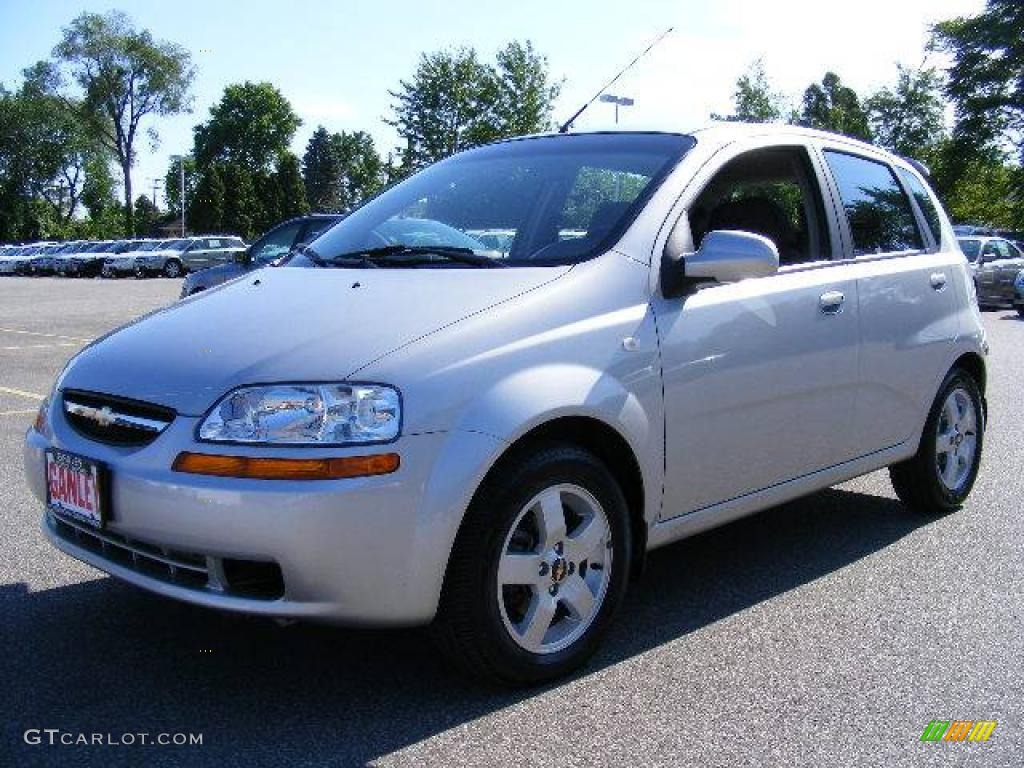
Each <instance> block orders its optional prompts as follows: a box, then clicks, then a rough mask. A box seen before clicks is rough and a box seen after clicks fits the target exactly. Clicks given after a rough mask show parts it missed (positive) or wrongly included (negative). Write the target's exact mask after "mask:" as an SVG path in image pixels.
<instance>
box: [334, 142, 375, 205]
mask: <svg viewBox="0 0 1024 768" xmlns="http://www.w3.org/2000/svg"><path fill="white" fill-rule="evenodd" d="M332 140H333V142H334V144H335V147H336V149H337V152H338V157H339V160H340V166H341V176H340V181H341V183H340V184H339V193H340V194H339V202H340V203H341V206H340V208H339V210H345V209H347V208H351V207H354V206H356V205H359V203H361V202H362V201H363V200H365V199H366V198H368V197H370V196H371V195H373V194H375V193H376V192H377V191H378V190H379V189H380V188H381V187H382V186H384V181H385V169H384V163H383V161H382V160H381V159H380V155H379V154H377V149H376V147H374V144H373V137H371V136H370V134H368V133H366V132H365V131H352V132H350V133H347V132H345V131H342V132H341V133H338V134H335V135H334V137H332Z"/></svg>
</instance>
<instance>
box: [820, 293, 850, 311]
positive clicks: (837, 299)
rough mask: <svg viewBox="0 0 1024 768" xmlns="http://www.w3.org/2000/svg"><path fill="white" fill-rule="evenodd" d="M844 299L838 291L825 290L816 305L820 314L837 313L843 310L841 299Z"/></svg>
mask: <svg viewBox="0 0 1024 768" xmlns="http://www.w3.org/2000/svg"><path fill="white" fill-rule="evenodd" d="M845 299H846V297H845V296H843V294H842V293H840V292H839V291H826V292H825V293H823V294H821V297H820V298H819V299H818V306H819V307H820V308H821V311H822V314H825V315H838V314H839V313H840V312H842V311H843V301H844V300H845Z"/></svg>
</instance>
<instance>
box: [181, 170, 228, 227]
mask: <svg viewBox="0 0 1024 768" xmlns="http://www.w3.org/2000/svg"><path fill="white" fill-rule="evenodd" d="M224 198H225V189H224V180H223V179H222V178H221V173H220V169H219V167H218V164H217V163H210V164H209V165H207V166H206V168H205V169H203V172H202V174H200V176H199V182H198V183H197V184H196V191H195V194H194V195H193V196H192V198H191V200H190V202H189V206H188V223H189V226H190V227H191V228H192V230H193V231H194V232H220V231H221V230H222V229H224Z"/></svg>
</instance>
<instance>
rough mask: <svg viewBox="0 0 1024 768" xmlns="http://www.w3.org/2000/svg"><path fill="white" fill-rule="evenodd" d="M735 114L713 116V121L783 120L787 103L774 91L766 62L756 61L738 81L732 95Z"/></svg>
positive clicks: (767, 121)
mask: <svg viewBox="0 0 1024 768" xmlns="http://www.w3.org/2000/svg"><path fill="white" fill-rule="evenodd" d="M732 103H733V109H734V112H733V114H731V115H719V114H712V115H711V119H712V120H725V121H727V122H747V123H772V122H777V121H779V120H782V119H783V114H784V112H785V101H784V99H783V97H782V95H781V94H780V93H778V92H776V91H774V90H772V86H771V83H770V82H769V81H768V75H767V73H766V72H765V70H764V62H763V61H762V60H761V59H756V60H755V61H753V62H752V63H751V65H750V66H749V67H748V68H747V71H746V72H744V73H743V74H742V75H740V76H739V78H737V80H736V90H735V91H733V94H732Z"/></svg>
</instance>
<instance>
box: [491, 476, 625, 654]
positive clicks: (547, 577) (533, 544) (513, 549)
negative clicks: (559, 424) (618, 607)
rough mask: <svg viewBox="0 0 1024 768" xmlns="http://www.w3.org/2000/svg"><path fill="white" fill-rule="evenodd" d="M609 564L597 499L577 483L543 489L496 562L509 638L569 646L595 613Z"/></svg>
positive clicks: (533, 645)
mask: <svg viewBox="0 0 1024 768" xmlns="http://www.w3.org/2000/svg"><path fill="white" fill-rule="evenodd" d="M611 569H612V547H611V526H610V525H609V523H608V518H607V516H606V515H605V512H604V509H603V508H602V507H601V504H600V503H599V502H598V501H597V499H595V498H594V496H593V495H592V494H591V493H589V492H588V491H587V490H585V489H583V488H581V487H579V486H577V485H569V484H563V485H556V486H553V487H550V488H547V489H545V490H543V491H541V492H540V493H539V494H537V495H536V496H534V498H533V499H531V500H530V501H529V502H528V503H527V504H526V505H525V506H524V507H523V508H522V510H521V511H520V512H519V514H518V516H517V517H516V520H515V522H514V523H513V524H512V527H511V529H510V531H509V534H508V536H507V537H506V538H505V543H504V546H503V547H502V550H501V560H500V561H499V563H498V573H497V591H498V607H499V611H500V613H501V620H502V622H503V623H504V625H505V629H506V630H507V631H508V633H509V636H510V637H511V638H512V640H513V641H514V642H515V643H516V644H517V645H519V646H520V647H521V648H523V649H524V650H526V651H529V652H531V653H536V654H548V653H555V652H557V651H560V650H563V649H564V648H567V647H569V646H570V645H572V644H573V643H574V642H576V641H577V640H578V639H579V638H580V637H582V636H583V634H584V633H585V632H586V631H587V629H588V628H589V627H590V625H591V624H592V623H593V621H594V619H595V617H596V616H597V615H598V613H599V612H600V610H601V605H602V604H603V602H604V598H605V595H606V593H607V591H608V584H609V582H610V580H611V572H612V571H611Z"/></svg>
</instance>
